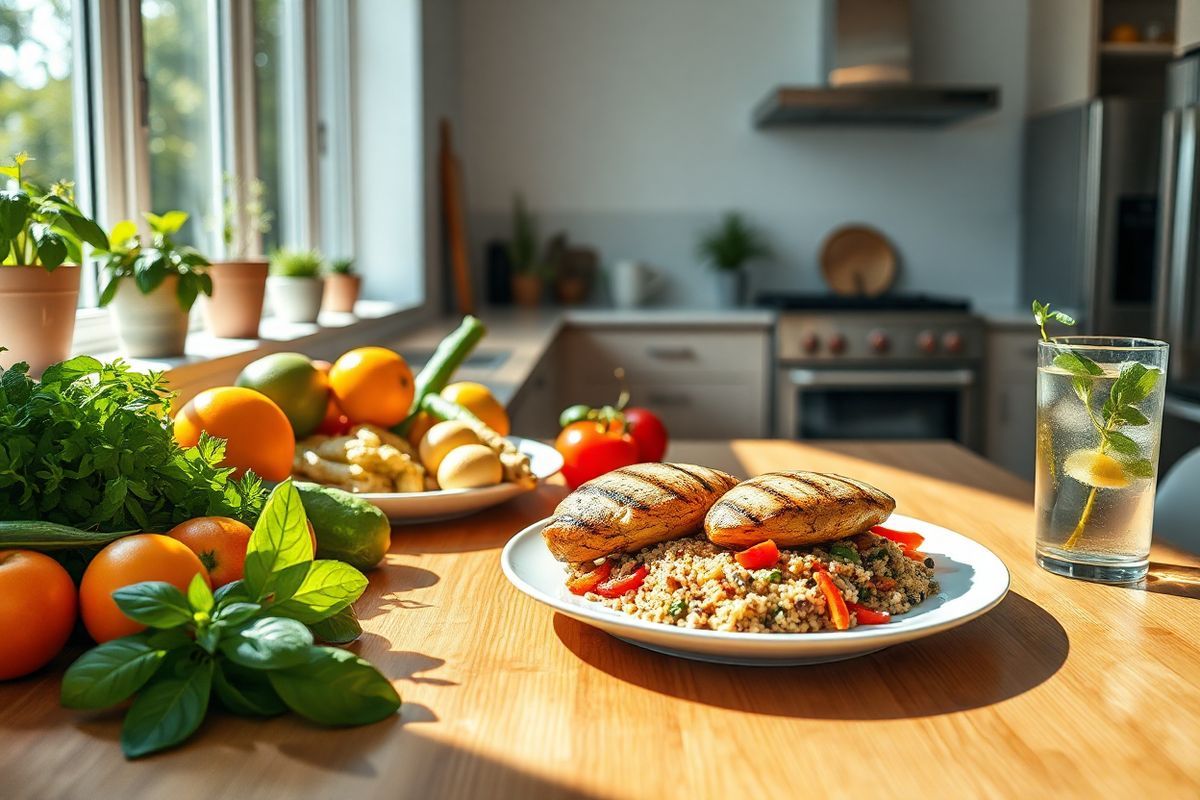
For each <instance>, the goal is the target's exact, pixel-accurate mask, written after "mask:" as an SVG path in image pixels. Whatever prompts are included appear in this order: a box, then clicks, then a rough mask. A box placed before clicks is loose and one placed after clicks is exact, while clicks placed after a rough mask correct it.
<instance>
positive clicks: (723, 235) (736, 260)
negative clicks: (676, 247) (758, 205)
mask: <svg viewBox="0 0 1200 800" xmlns="http://www.w3.org/2000/svg"><path fill="white" fill-rule="evenodd" d="M696 252H697V254H698V255H699V257H700V259H701V260H702V261H704V262H706V263H708V264H709V265H710V266H712V267H713V268H714V269H715V270H716V273H717V293H718V297H717V299H718V302H719V304H720V305H722V306H726V307H736V306H742V305H745V304H746V265H747V264H749V263H750V262H751V261H756V260H759V259H765V258H770V257H771V256H772V255H773V253H772V250H771V246H770V244H768V242H767V240H766V238H765V237H764V236H763V235H762V233H760V232H759V231H758V229H756V228H755V227H753V226H752V225H750V224H749V223H748V222H746V220H745V218H743V217H742V215H741V214H739V213H737V212H736V211H731V212H729V213H727V214H726V215H725V216H724V217H723V218H722V219H721V222H720V223H719V224H717V225H714V226H713V227H711V228H709V229H708V230H706V231H704V232H703V233H702V234H701V236H700V241H699V242H697V245H696Z"/></svg>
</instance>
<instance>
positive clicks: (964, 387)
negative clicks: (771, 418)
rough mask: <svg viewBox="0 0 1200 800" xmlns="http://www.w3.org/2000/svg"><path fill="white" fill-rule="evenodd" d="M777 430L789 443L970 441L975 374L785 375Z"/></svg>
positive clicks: (870, 371)
mask: <svg viewBox="0 0 1200 800" xmlns="http://www.w3.org/2000/svg"><path fill="white" fill-rule="evenodd" d="M779 387H780V394H779V404H778V409H779V416H778V420H777V421H778V425H779V427H778V430H779V434H780V435H781V436H784V437H786V438H791V439H951V440H954V441H957V442H960V443H962V444H965V445H967V446H968V447H975V446H976V445H977V442H976V428H975V426H976V414H975V403H976V399H975V395H976V373H975V371H974V370H972V369H967V368H949V369H947V368H943V369H790V368H784V369H783V370H781V371H780V375H779Z"/></svg>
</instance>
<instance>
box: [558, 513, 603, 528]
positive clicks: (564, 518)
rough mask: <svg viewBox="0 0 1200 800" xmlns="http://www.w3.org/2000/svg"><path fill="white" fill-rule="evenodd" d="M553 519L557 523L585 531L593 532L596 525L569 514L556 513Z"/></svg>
mask: <svg viewBox="0 0 1200 800" xmlns="http://www.w3.org/2000/svg"><path fill="white" fill-rule="evenodd" d="M554 521H555V522H557V523H558V524H559V525H567V526H571V527H575V528H583V529H584V530H585V531H589V532H594V531H595V530H596V526H595V525H594V524H593V523H591V522H589V521H588V520H586V519H581V518H579V517H575V516H572V515H570V514H558V515H557V516H556V517H555V518H554Z"/></svg>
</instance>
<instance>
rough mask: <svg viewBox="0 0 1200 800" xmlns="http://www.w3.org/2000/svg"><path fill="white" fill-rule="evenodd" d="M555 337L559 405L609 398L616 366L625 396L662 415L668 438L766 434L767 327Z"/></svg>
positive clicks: (599, 331) (608, 330) (615, 386)
mask: <svg viewBox="0 0 1200 800" xmlns="http://www.w3.org/2000/svg"><path fill="white" fill-rule="evenodd" d="M559 343H560V346H561V348H562V349H561V352H560V354H559V355H560V358H561V362H562V377H563V381H564V383H563V385H562V394H561V399H562V403H561V405H562V406H567V405H571V404H573V403H587V404H589V405H599V404H602V403H606V402H607V403H615V402H616V399H617V394H618V392H619V391H620V384H619V382H618V380H617V379H616V378H615V377H614V375H613V373H614V370H616V369H617V368H618V367H620V368H623V369H624V370H625V380H626V381H627V383H628V385H629V389H630V392H631V394H632V400H631V403H632V404H633V405H637V406H643V407H645V408H649V409H650V410H651V411H653V412H654V413H655V414H658V415H659V416H661V417H662V419H663V421H664V422H665V423H666V425H667V428H668V429H669V430H670V432H671V436H672V438H674V439H716V438H729V437H761V436H766V435H768V433H769V429H770V422H769V420H770V408H769V402H770V397H771V392H770V380H771V371H770V369H769V363H770V362H769V359H770V337H769V333H768V329H766V328H728V327H703V326H687V325H680V326H679V327H664V326H661V325H655V326H645V327H639V326H632V327H631V326H620V327H594V328H593V327H587V328H576V327H572V328H568V329H567V330H566V331H565V332H564V334H563V335H562V336H561V337H560V340H559Z"/></svg>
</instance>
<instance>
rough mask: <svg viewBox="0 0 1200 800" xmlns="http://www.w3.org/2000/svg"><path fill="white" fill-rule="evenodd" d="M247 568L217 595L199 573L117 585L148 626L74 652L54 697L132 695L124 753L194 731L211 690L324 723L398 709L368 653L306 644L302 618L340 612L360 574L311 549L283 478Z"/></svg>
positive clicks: (100, 704) (75, 702)
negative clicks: (187, 578)
mask: <svg viewBox="0 0 1200 800" xmlns="http://www.w3.org/2000/svg"><path fill="white" fill-rule="evenodd" d="M245 575H246V577H245V579H244V580H241V581H234V582H233V583H230V584H227V585H225V586H222V587H221V588H220V589H218V590H217V592H216V594H215V595H214V594H213V593H212V592H211V591H210V590H209V588H208V585H207V584H206V583H205V582H204V579H203V578H202V577H201V576H200V575H197V576H196V577H195V578H193V579H192V583H191V585H190V586H189V587H188V590H187V594H186V595H185V594H184V593H183V592H181V591H179V590H178V589H176V588H175V587H174V586H172V585H171V584H169V583H162V582H159V581H149V582H146V583H138V584H134V585H133V586H127V587H125V588H123V589H118V590H117V591H116V592H114V593H113V599H114V600H116V602H117V606H118V607H119V608H120V609H121V611H122V612H123V613H124V614H125V615H126V616H127V617H129V618H130V619H132V620H134V621H135V622H139V623H141V624H143V625H146V626H148V627H149V630H147V631H145V632H143V633H139V634H135V635H133V636H126V637H123V638H121V639H115V640H113V641H110V642H105V643H104V644H102V645H99V646H98V647H95V648H93V649H92V650H90V651H88V652H86V653H84V654H83V655H82V656H80V658H79V660H77V661H76V662H75V663H74V664H72V665H71V666H70V667H69V668H68V669H67V672H66V674H65V675H64V676H63V683H62V704H63V705H64V706H66V707H68V708H80V709H98V708H107V707H109V706H113V705H116V704H118V703H121V702H124V701H125V700H127V699H128V698H130V697H132V696H134V695H136V697H135V698H134V701H133V704H132V705H131V706H130V707H129V711H128V713H127V714H126V715H125V722H124V725H123V726H122V729H121V749H122V750H123V751H124V752H125V755H126V756H127V757H129V758H137V757H138V756H143V755H147V754H149V753H153V752H156V751H158V750H163V749H166V748H168V747H173V746H175V745H177V744H180V743H181V742H183V741H184V740H186V739H187V738H188V737H190V736H191V735H192V734H193V733H195V731H196V729H197V728H198V727H200V723H201V722H203V720H204V716H205V714H206V713H207V711H208V705H209V700H210V698H211V696H212V695H213V694H214V693H215V694H216V698H217V700H218V702H220V704H221V705H223V706H224V707H225V708H226V709H228V710H229V711H232V712H233V713H235V714H240V715H244V716H253V717H272V716H276V715H279V714H282V713H283V712H285V711H287V710H288V709H291V710H292V711H294V712H296V713H297V714H300V715H301V716H303V717H306V718H308V719H310V720H312V721H314V722H318V723H321V724H324V725H365V724H367V723H371V722H377V721H379V720H381V719H384V718H386V717H389V716H391V715H392V714H394V713H395V712H396V710H397V709H398V708H399V707H400V696H399V695H398V694H397V693H396V690H395V689H394V688H393V687H392V685H391V683H389V682H388V680H387V678H385V677H384V676H383V675H381V674H380V673H379V671H378V670H377V669H375V667H373V666H372V665H371V664H370V663H369V662H367V661H365V660H363V659H361V658H359V657H357V656H356V655H354V654H353V653H350V652H348V651H345V650H339V649H337V648H333V647H320V646H317V645H315V644H314V638H313V631H311V630H310V629H309V628H308V627H307V626H309V625H318V626H319V625H320V624H321V623H323V622H328V621H329V620H334V619H338V618H340V619H341V620H342V621H345V620H346V618H347V617H346V612H347V611H348V610H350V609H351V607H352V606H351V604H352V603H353V602H354V601H355V600H357V599H358V598H359V597H360V596H361V595H362V593H363V590H364V589H366V587H367V579H366V578H365V577H363V575H362V573H360V572H359V571H358V570H356V569H354V568H353V567H351V566H350V565H348V564H344V563H342V562H340V561H326V560H318V561H314V560H313V552H312V542H311V540H310V539H309V536H308V528H307V525H306V524H305V515H304V507H303V506H302V505H301V503H300V495H299V493H298V492H297V491H296V488H295V487H294V486H293V485H292V482H291V480H290V479H289V480H286V481H284V482H283V483H281V484H279V486H277V487H276V488H275V491H274V492H272V493H271V497H270V498H269V499H268V500H267V505H266V508H264V509H263V514H262V517H261V518H260V519H259V521H258V524H257V525H256V526H255V528H254V533H253V535H252V536H251V537H250V543H249V545H248V546H247V548H246V572H245ZM349 619H351V620H353V612H352V611H350V612H349ZM353 627H354V628H355V629H356V628H357V622H354V625H353ZM317 632H318V635H319V636H321V637H322V638H325V636H324V635H322V634H321V629H320V628H317ZM352 638H353V637H352ZM326 641H328V639H326Z"/></svg>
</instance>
